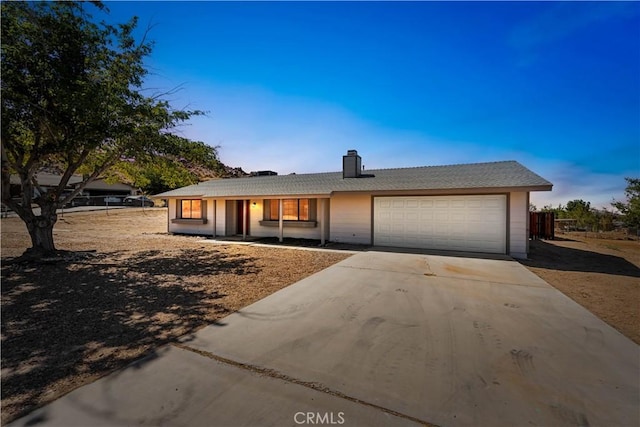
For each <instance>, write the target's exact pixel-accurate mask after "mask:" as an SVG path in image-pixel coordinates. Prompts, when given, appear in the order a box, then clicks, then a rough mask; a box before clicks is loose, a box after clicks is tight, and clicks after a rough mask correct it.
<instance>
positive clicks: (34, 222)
mask: <svg viewBox="0 0 640 427" xmlns="http://www.w3.org/2000/svg"><path fill="white" fill-rule="evenodd" d="M43 211H44V209H43ZM57 220H58V216H57V215H56V214H55V213H51V212H48V213H43V214H42V215H39V216H34V217H32V218H30V219H29V220H27V221H25V223H26V225H27V230H29V236H31V246H32V247H31V248H30V249H28V250H27V252H26V253H28V254H29V255H33V256H36V257H42V256H46V255H53V254H55V253H56V247H55V245H54V243H53V226H54V225H55V223H56V221H57Z"/></svg>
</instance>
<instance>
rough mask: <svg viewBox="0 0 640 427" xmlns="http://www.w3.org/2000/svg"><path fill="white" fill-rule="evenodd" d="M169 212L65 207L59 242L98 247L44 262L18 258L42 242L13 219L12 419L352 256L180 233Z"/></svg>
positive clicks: (7, 320) (8, 248)
mask: <svg viewBox="0 0 640 427" xmlns="http://www.w3.org/2000/svg"><path fill="white" fill-rule="evenodd" d="M166 215H167V214H166V210H165V209H146V212H144V213H143V212H142V210H141V209H127V210H117V211H116V210H113V211H110V212H109V215H107V214H106V212H104V211H103V212H96V213H73V214H65V215H64V218H61V219H59V221H58V223H57V224H56V227H55V229H54V236H55V241H56V245H57V247H58V249H66V250H72V251H91V250H96V252H95V253H89V254H86V255H85V256H78V257H77V259H76V260H72V261H69V262H64V263H51V264H46V265H39V266H38V267H37V268H36V267H33V266H32V267H24V266H21V265H17V264H16V265H10V264H8V263H7V260H8V259H9V258H11V257H15V256H18V255H21V254H22V253H23V252H24V250H25V249H26V248H27V247H28V246H29V243H30V241H29V238H28V234H27V232H26V228H25V227H24V226H23V224H22V222H20V221H19V220H18V219H17V218H8V219H2V222H1V226H2V260H3V267H2V424H5V423H6V422H8V421H10V420H12V419H14V418H16V417H18V416H20V415H21V414H24V413H25V412H27V411H29V410H31V409H33V408H34V407H37V406H39V405H42V404H43V403H46V402H50V401H52V400H54V399H56V398H57V397H59V396H61V395H63V394H66V393H68V392H69V391H71V390H73V389H75V388H77V387H79V386H81V385H83V384H86V383H89V382H91V381H94V380H95V379H97V378H99V377H101V376H104V375H106V374H108V373H109V372H112V371H113V370H115V369H118V368H120V367H123V366H125V365H127V364H129V363H131V362H132V361H134V360H136V359H138V358H140V357H141V356H142V355H144V354H147V353H148V352H150V351H152V349H153V348H155V347H157V346H159V345H162V344H163V343H167V342H169V341H171V340H175V339H176V338H177V337H179V336H182V335H185V334H189V333H193V332H194V331H196V330H197V329H199V328H201V327H203V326H204V325H206V324H211V323H216V322H218V323H219V324H223V323H224V320H220V319H221V318H223V317H224V316H226V315H228V314H229V313H232V312H234V311H236V310H239V309H240V308H242V307H245V306H247V305H248V304H251V303H253V302H255V301H257V300H260V299H262V298H264V297H266V296H267V295H269V294H272V293H273V292H275V291H277V290H279V289H281V288H283V287H286V286H288V285H290V284H292V283H295V282H297V281H298V280H300V279H302V278H304V277H306V276H309V275H311V274H313V273H315V272H317V271H320V270H323V269H324V268H326V267H328V266H330V265H332V264H334V263H336V262H338V261H340V260H342V259H345V258H346V257H348V254H339V253H319V252H311V251H301V250H295V249H280V248H277V249H274V248H258V247H251V246H240V245H233V246H231V245H225V246H222V245H216V244H212V243H206V242H203V239H202V238H199V237H186V236H169V235H167V234H166V230H167V219H166Z"/></svg>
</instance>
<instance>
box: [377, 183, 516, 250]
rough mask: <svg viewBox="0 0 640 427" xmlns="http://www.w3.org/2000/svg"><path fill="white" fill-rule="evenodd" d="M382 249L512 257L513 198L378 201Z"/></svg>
mask: <svg viewBox="0 0 640 427" xmlns="http://www.w3.org/2000/svg"><path fill="white" fill-rule="evenodd" d="M373 240H374V244H375V245H376V246H395V247H405V248H423V249H441V250H459V251H467V252H487V253H498V254H504V253H506V252H507V197H506V195H504V194H497V195H466V196H416V197H375V198H374V218H373Z"/></svg>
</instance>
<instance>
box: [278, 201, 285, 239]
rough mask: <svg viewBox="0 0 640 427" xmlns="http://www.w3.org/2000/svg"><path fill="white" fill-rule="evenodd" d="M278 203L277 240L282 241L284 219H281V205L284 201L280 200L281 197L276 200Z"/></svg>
mask: <svg viewBox="0 0 640 427" xmlns="http://www.w3.org/2000/svg"><path fill="white" fill-rule="evenodd" d="M278 203H279V209H278V233H279V234H278V240H279V241H280V243H282V242H283V240H284V220H283V219H282V210H283V206H284V203H283V202H282V199H280V200H279V201H278Z"/></svg>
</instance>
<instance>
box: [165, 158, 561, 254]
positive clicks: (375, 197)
mask: <svg viewBox="0 0 640 427" xmlns="http://www.w3.org/2000/svg"><path fill="white" fill-rule="evenodd" d="M361 162H362V160H361V157H360V156H359V155H358V153H357V152H356V151H355V150H350V151H349V152H348V153H347V155H346V156H343V167H342V171H341V172H331V173H312V174H299V175H297V174H292V175H271V176H253V177H245V178H233V179H216V180H210V181H206V182H202V183H199V184H195V185H190V186H187V187H182V188H178V189H175V190H172V191H168V192H165V193H162V194H158V195H156V196H154V197H157V198H161V199H167V200H168V207H169V209H168V231H169V232H170V233H180V234H196V235H208V236H213V237H215V236H242V237H243V238H246V237H248V236H252V237H279V238H280V240H282V239H283V238H284V237H294V238H308V239H317V240H320V241H321V243H322V244H324V243H325V242H326V241H332V242H344V243H355V244H364V245H375V246H394V247H407V248H425V249H438V250H456V251H468V252H484V253H496V254H509V255H511V256H513V257H516V258H526V256H527V253H528V247H529V230H528V227H529V224H528V222H529V192H531V191H550V190H551V188H552V186H553V185H552V184H551V183H550V182H549V181H547V180H545V179H544V178H542V177H540V176H539V175H537V174H535V173H534V172H532V171H531V170H529V169H527V168H526V167H524V166H522V165H521V164H520V163H518V162H516V161H502V162H493V163H474V164H460V165H450V166H426V167H413V168H401V169H379V170H367V171H366V173H365V172H364V171H363V170H362V166H361Z"/></svg>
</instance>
